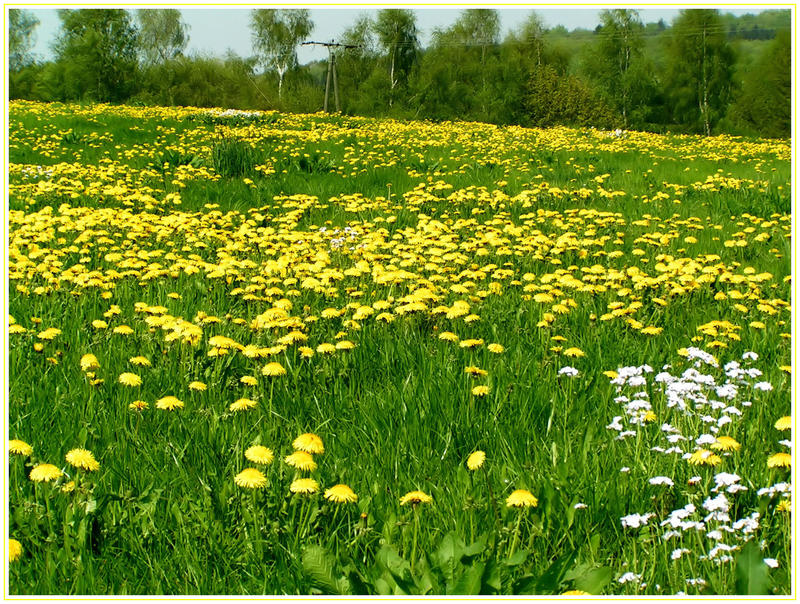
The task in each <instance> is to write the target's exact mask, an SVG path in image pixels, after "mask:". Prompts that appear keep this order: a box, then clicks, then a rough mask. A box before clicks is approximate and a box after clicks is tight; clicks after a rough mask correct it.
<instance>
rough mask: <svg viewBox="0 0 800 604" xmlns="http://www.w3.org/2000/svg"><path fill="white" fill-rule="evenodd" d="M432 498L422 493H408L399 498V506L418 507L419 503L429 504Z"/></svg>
mask: <svg viewBox="0 0 800 604" xmlns="http://www.w3.org/2000/svg"><path fill="white" fill-rule="evenodd" d="M432 501H433V498H432V497H431V496H430V495H428V494H426V493H425V492H423V491H409V492H408V493H406V494H405V495H403V496H402V497H401V498H400V505H408V504H409V503H410V504H411V505H418V504H420V503H431V502H432Z"/></svg>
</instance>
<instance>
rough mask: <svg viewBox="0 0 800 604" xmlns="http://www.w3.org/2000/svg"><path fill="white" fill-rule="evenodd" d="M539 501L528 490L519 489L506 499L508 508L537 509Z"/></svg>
mask: <svg viewBox="0 0 800 604" xmlns="http://www.w3.org/2000/svg"><path fill="white" fill-rule="evenodd" d="M537 505H539V500H538V499H536V497H534V496H533V494H532V493H531V492H530V491H528V490H527V489H517V490H516V491H514V492H513V493H511V495H509V496H508V497H507V498H506V507H509V508H529V507H533V508H535V507H536V506H537Z"/></svg>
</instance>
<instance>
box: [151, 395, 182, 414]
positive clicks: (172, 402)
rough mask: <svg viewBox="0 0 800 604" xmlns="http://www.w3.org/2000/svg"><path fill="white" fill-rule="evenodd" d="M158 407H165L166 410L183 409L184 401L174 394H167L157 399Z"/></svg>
mask: <svg viewBox="0 0 800 604" xmlns="http://www.w3.org/2000/svg"><path fill="white" fill-rule="evenodd" d="M156 409H163V410H164V411H173V410H175V409H183V401H181V400H178V399H177V398H175V397H174V396H165V397H163V398H160V399H158V400H157V401H156Z"/></svg>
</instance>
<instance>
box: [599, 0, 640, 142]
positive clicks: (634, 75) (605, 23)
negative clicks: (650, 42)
mask: <svg viewBox="0 0 800 604" xmlns="http://www.w3.org/2000/svg"><path fill="white" fill-rule="evenodd" d="M643 31H644V25H643V24H642V21H641V20H640V19H639V13H638V11H635V10H629V9H621V8H616V9H612V10H604V11H602V12H601V13H600V28H599V30H598V31H597V37H598V41H597V44H596V47H595V52H594V53H593V56H594V58H595V60H594V61H593V62H592V63H593V65H592V67H593V68H592V69H591V70H590V73H591V74H592V76H593V79H594V80H595V81H596V82H597V83H598V84H599V86H600V88H601V89H602V90H603V91H604V93H605V96H606V98H607V99H608V100H609V102H610V103H611V105H612V106H614V107H615V108H616V109H617V110H618V111H619V112H620V115H622V122H623V125H625V126H626V127H627V126H628V122H629V119H630V113H631V109H632V108H633V107H634V106H635V105H636V104H638V101H640V100H641V94H638V93H640V92H641V89H642V87H643V85H644V84H645V82H646V81H647V79H648V77H647V74H646V73H645V72H644V71H643V70H642V69H640V66H641V61H642V49H643V46H644V40H643V38H642V33H643ZM637 97H638V98H637Z"/></svg>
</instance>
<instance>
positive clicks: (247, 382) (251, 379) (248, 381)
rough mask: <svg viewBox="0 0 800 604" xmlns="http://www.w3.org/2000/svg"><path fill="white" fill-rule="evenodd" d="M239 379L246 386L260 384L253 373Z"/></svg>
mask: <svg viewBox="0 0 800 604" xmlns="http://www.w3.org/2000/svg"><path fill="white" fill-rule="evenodd" d="M239 381H240V382H241V383H242V384H244V385H245V386H255V385H256V384H258V380H257V379H256V378H254V377H253V376H252V375H244V376H242V377H241V378H240V379H239Z"/></svg>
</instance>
